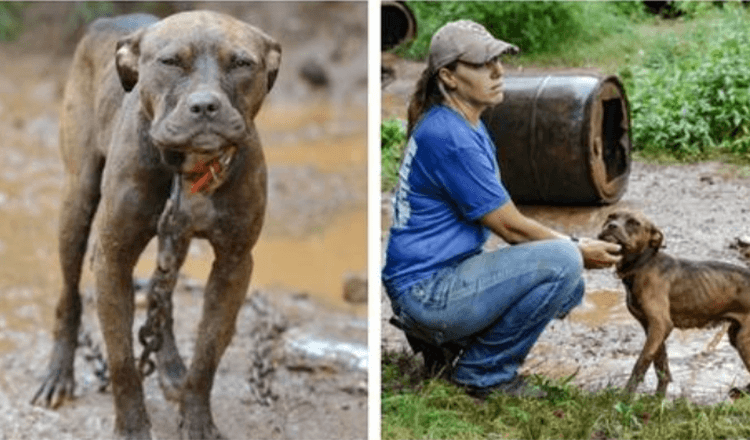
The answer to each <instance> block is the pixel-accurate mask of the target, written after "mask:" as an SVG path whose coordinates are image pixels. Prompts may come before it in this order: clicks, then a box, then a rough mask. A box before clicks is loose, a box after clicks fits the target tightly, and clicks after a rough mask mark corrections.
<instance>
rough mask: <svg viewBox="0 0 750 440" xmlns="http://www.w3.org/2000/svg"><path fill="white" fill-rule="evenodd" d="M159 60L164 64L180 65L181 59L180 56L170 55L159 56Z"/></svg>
mask: <svg viewBox="0 0 750 440" xmlns="http://www.w3.org/2000/svg"><path fill="white" fill-rule="evenodd" d="M159 62H160V63H161V64H164V65H165V66H180V65H182V61H180V58H179V57H178V56H171V57H163V58H159Z"/></svg>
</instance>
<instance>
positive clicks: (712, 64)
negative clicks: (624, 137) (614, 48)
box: [620, 10, 750, 160]
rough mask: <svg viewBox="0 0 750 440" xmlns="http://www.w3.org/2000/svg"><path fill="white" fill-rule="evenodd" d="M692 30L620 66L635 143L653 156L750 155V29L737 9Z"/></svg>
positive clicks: (664, 38) (668, 38)
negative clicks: (629, 108) (639, 59)
mask: <svg viewBox="0 0 750 440" xmlns="http://www.w3.org/2000/svg"><path fill="white" fill-rule="evenodd" d="M705 23H706V24H705V25H703V26H698V27H696V28H695V29H693V30H691V31H690V32H689V33H687V34H685V35H682V36H680V37H677V36H676V35H674V34H668V35H665V36H662V37H660V38H658V39H657V41H656V42H655V43H654V45H653V46H652V47H651V48H650V50H649V52H648V53H647V54H646V55H645V56H644V58H643V61H642V62H641V63H640V64H637V65H634V66H628V67H624V68H622V69H621V71H620V74H621V76H622V77H623V79H624V80H625V83H626V89H627V91H628V95H629V100H630V103H631V113H632V121H633V124H632V125H633V136H632V138H633V144H634V146H635V147H636V148H637V149H639V150H641V151H642V152H643V153H644V154H645V155H647V156H660V155H662V156H663V155H664V154H665V153H666V154H668V155H671V156H673V157H676V158H677V159H682V160H688V159H700V158H707V157H713V156H716V155H722V154H733V155H736V156H741V157H745V158H750V93H749V88H750V34H748V32H747V15H746V14H744V13H742V12H741V11H737V10H732V11H727V12H725V13H724V15H723V18H722V19H721V20H707V21H706V22H705Z"/></svg>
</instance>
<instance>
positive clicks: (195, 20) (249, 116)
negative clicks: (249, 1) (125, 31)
mask: <svg viewBox="0 0 750 440" xmlns="http://www.w3.org/2000/svg"><path fill="white" fill-rule="evenodd" d="M115 57H116V60H115V62H116V66H117V72H118V74H119V76H120V80H121V82H122V85H123V87H124V88H125V90H126V91H131V90H133V92H134V93H138V94H139V98H140V106H141V112H142V113H143V115H144V116H145V118H146V119H148V120H149V121H150V128H149V135H150V137H151V139H152V141H153V142H154V144H155V145H156V146H157V147H158V148H160V149H161V150H163V151H168V152H172V153H198V154H214V155H216V154H219V153H220V152H221V151H222V150H223V149H227V148H234V147H235V146H236V145H237V144H242V143H243V140H245V139H246V138H247V137H248V136H254V134H253V133H250V129H251V128H252V125H253V122H252V121H253V119H254V118H255V115H256V114H257V113H258V110H259V109H260V106H261V104H262V102H263V99H264V97H265V96H266V94H267V93H268V92H269V91H270V90H271V87H273V83H274V81H275V79H276V74H277V72H278V69H279V64H280V61H281V47H280V46H279V44H278V43H277V42H276V41H275V40H274V39H273V38H271V37H269V36H268V35H266V34H265V33H264V32H262V31H261V30H259V29H258V28H255V27H253V26H251V25H249V24H247V23H244V22H241V21H239V20H236V19H234V18H232V17H229V16H227V15H224V14H220V13H216V12H209V11H195V12H184V13H180V14H175V15H172V16H170V17H167V18H165V19H164V20H162V21H159V22H157V23H154V24H152V25H150V26H148V27H145V28H142V29H139V30H137V31H135V32H134V33H132V34H130V35H128V36H127V37H125V38H123V39H121V40H120V41H119V42H118V43H117V51H116V54H115Z"/></svg>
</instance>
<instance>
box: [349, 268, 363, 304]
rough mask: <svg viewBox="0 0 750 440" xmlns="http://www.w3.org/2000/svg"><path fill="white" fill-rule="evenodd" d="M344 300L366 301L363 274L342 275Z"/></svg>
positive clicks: (355, 302) (360, 302) (356, 302)
mask: <svg viewBox="0 0 750 440" xmlns="http://www.w3.org/2000/svg"><path fill="white" fill-rule="evenodd" d="M344 300H345V301H347V302H350V303H353V304H365V303H367V276H366V275H364V274H352V273H349V274H346V275H344Z"/></svg>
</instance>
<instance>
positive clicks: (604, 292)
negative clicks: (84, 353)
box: [381, 59, 750, 403]
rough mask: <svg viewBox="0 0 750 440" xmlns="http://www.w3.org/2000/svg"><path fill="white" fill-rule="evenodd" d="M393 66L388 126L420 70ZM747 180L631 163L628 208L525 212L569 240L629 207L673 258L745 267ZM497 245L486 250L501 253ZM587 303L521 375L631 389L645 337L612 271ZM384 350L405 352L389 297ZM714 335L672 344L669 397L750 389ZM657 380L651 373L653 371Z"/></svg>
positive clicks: (719, 168)
mask: <svg viewBox="0 0 750 440" xmlns="http://www.w3.org/2000/svg"><path fill="white" fill-rule="evenodd" d="M387 62H390V63H393V65H394V66H395V70H396V72H400V73H401V76H398V75H397V78H396V79H395V80H394V81H393V82H392V83H391V84H389V85H388V86H387V87H386V88H385V89H384V90H383V102H384V104H383V110H382V114H383V116H384V117H388V116H396V117H403V114H404V113H403V110H402V109H403V108H404V107H403V106H402V103H404V102H406V99H408V94H409V93H410V92H411V87H412V86H413V84H414V83H413V81H412V82H410V80H415V79H416V75H418V74H419V72H421V69H422V68H423V65H422V64H420V63H411V62H404V61H400V60H393V59H391V60H390V61H387ZM748 197H750V172H748V170H747V169H746V168H738V167H735V166H731V165H726V164H720V163H714V162H711V163H701V164H694V165H656V164H646V163H641V162H634V163H633V164H632V171H631V175H630V181H629V186H628V189H627V192H626V193H625V195H624V197H623V198H622V200H620V201H619V202H618V203H617V204H615V205H613V206H607V207H601V208H567V207H564V208H563V207H544V206H526V207H520V208H521V211H522V212H524V213H525V214H526V215H529V216H530V217H532V218H535V219H537V220H539V221H541V222H542V223H544V224H547V225H549V226H551V227H554V228H556V229H558V230H560V231H562V232H566V233H575V234H577V235H579V236H589V237H592V236H595V235H596V234H597V233H598V230H599V228H600V227H601V225H602V224H603V222H604V219H605V218H606V216H607V215H608V214H609V213H610V212H611V211H613V210H615V209H618V208H621V207H627V208H631V209H637V210H641V211H642V212H644V213H645V214H646V215H647V216H648V217H650V218H651V219H652V220H653V221H654V222H655V223H656V224H657V225H658V226H659V227H660V228H661V229H662V230H663V232H664V235H665V243H666V246H667V248H666V252H668V253H670V254H672V255H675V256H680V257H685V258H690V259H696V260H701V259H713V260H721V261H726V262H730V263H735V264H740V265H742V264H744V262H743V260H741V259H740V256H739V254H738V253H737V252H736V251H735V250H733V249H730V247H729V245H730V244H731V243H732V242H733V240H734V239H735V238H736V237H738V236H742V235H747V234H749V233H750V207H749V206H748V205H747V200H748ZM389 199H390V194H383V202H382V211H383V222H382V223H383V228H384V230H383V237H384V240H385V236H386V234H387V229H386V228H387V227H388V226H389V225H390V203H389ZM502 245H503V244H501V243H500V241H499V240H497V239H495V240H491V241H490V242H489V243H488V244H487V248H488V249H495V248H497V247H498V246H502ZM585 281H586V295H585V297H584V303H583V304H582V305H581V306H579V307H578V308H577V309H575V310H574V311H573V312H572V313H571V315H570V317H569V318H568V319H567V320H566V321H553V322H552V323H551V324H550V325H549V326H548V327H547V329H546V330H545V332H544V333H543V334H542V336H541V338H540V340H539V342H538V343H537V345H536V346H535V347H534V349H532V351H531V353H530V354H529V356H528V358H527V360H526V363H525V364H524V367H523V371H524V372H528V373H541V374H546V375H549V376H551V377H564V376H567V375H570V374H573V373H574V372H576V371H578V374H577V376H576V377H575V379H574V383H576V384H578V385H580V386H582V387H584V388H586V389H592V390H595V389H601V388H603V387H605V386H607V385H609V384H611V385H614V386H624V384H625V382H626V380H627V378H628V376H629V374H630V371H631V369H632V367H633V363H634V362H635V360H636V358H637V356H638V354H639V353H640V350H641V348H642V346H643V341H644V340H645V336H644V334H643V330H642V329H641V327H640V325H639V324H638V323H637V322H636V321H635V319H634V318H632V317H631V316H630V314H629V312H628V311H627V309H626V308H625V302H624V295H625V291H624V288H623V286H622V284H621V282H620V281H619V280H618V279H617V278H615V276H614V273H613V271H612V270H598V271H587V272H586V273H585ZM381 311H382V320H381V325H382V346H383V347H384V348H386V349H400V348H402V347H404V346H405V339H404V338H403V336H402V334H401V333H400V332H399V331H397V330H396V329H394V328H393V327H392V326H390V325H389V324H388V322H387V320H388V319H389V318H390V316H391V315H392V312H391V310H390V304H389V302H388V299H387V298H386V297H385V296H384V295H383V296H382V301H381ZM717 332H718V328H717V329H711V330H689V331H682V330H675V331H673V332H672V335H671V336H670V338H669V339H668V341H667V346H668V354H669V359H670V367H671V370H672V375H673V378H674V382H673V383H672V385H671V386H670V389H669V397H677V396H686V397H689V398H691V399H692V400H694V401H697V402H702V403H715V402H719V401H723V400H726V399H728V396H727V392H728V391H729V389H730V388H731V387H733V386H744V385H745V384H747V383H748V382H749V381H750V374H748V372H747V370H746V369H745V367H744V365H743V364H742V361H741V359H740V358H739V356H738V355H737V352H736V351H735V350H734V349H733V348H732V347H731V345H730V344H729V341H728V338H727V336H726V335H723V336H721V340H720V341H719V342H718V344H717V345H715V346H711V342H712V340H713V339H714V337H715V336H716V335H717ZM651 371H653V370H651ZM651 371H649V372H648V373H647V377H646V381H645V384H644V385H642V386H641V388H640V389H639V390H640V391H643V392H653V391H654V390H655V389H656V378H655V376H654V374H653V373H652V372H651Z"/></svg>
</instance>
